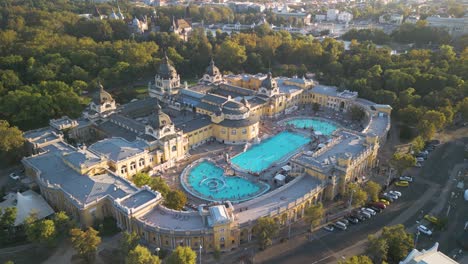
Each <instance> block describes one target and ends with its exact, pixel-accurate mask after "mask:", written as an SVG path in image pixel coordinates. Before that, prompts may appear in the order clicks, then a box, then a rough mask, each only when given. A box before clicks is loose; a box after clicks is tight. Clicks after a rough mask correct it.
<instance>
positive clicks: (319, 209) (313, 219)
mask: <svg viewBox="0 0 468 264" xmlns="http://www.w3.org/2000/svg"><path fill="white" fill-rule="evenodd" d="M324 213H325V210H324V209H323V204H322V203H318V204H315V205H312V206H311V207H309V208H307V209H306V210H305V215H306V217H307V220H308V221H309V222H310V229H311V230H312V229H313V228H314V227H317V226H318V225H320V223H321V222H322V219H323V215H324Z"/></svg>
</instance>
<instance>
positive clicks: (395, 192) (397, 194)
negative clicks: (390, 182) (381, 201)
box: [389, 191, 402, 197]
mask: <svg viewBox="0 0 468 264" xmlns="http://www.w3.org/2000/svg"><path fill="white" fill-rule="evenodd" d="M389 193H391V194H394V195H396V196H398V197H401V195H402V194H401V192H399V191H389Z"/></svg>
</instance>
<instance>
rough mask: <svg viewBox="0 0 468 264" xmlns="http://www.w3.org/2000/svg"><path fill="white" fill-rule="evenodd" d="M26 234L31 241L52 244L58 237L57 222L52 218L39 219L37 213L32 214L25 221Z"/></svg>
mask: <svg viewBox="0 0 468 264" xmlns="http://www.w3.org/2000/svg"><path fill="white" fill-rule="evenodd" d="M24 229H25V232H26V236H27V238H28V240H29V241H30V242H33V243H39V244H50V243H51V242H52V241H53V240H54V239H55V237H56V235H57V232H56V230H55V224H54V222H53V221H52V220H49V219H43V220H38V219H37V214H35V213H32V214H30V215H29V216H28V217H27V218H26V219H25V221H24Z"/></svg>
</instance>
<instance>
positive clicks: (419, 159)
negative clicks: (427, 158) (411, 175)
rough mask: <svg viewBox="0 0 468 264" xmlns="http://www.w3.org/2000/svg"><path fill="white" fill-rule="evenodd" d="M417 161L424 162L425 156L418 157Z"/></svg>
mask: <svg viewBox="0 0 468 264" xmlns="http://www.w3.org/2000/svg"><path fill="white" fill-rule="evenodd" d="M416 161H417V162H424V158H421V157H419V158H416Z"/></svg>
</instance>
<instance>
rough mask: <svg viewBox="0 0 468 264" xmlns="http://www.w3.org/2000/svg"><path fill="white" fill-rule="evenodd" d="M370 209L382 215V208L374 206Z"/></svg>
mask: <svg viewBox="0 0 468 264" xmlns="http://www.w3.org/2000/svg"><path fill="white" fill-rule="evenodd" d="M369 208H370V209H372V210H374V211H376V212H377V213H381V212H382V209H380V208H378V207H376V206H373V205H371V206H370V207H369Z"/></svg>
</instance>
